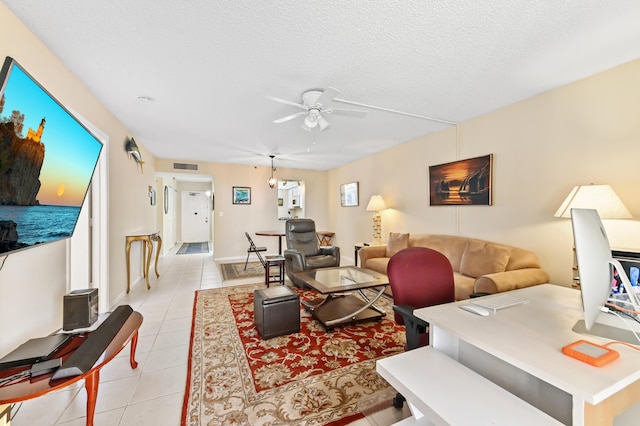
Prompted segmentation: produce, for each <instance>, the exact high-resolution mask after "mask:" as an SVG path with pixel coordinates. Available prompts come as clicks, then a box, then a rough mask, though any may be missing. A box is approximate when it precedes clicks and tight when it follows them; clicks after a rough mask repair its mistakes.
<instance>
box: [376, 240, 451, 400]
mask: <svg viewBox="0 0 640 426" xmlns="http://www.w3.org/2000/svg"><path fill="white" fill-rule="evenodd" d="M387 275H388V276H389V285H390V286H391V291H392V292H393V311H394V312H393V315H394V318H395V320H396V322H397V323H398V324H400V325H404V326H405V330H406V336H407V344H406V346H405V350H407V351H408V350H411V349H415V348H418V347H420V346H426V345H428V344H429V324H428V323H427V322H425V321H424V320H422V319H420V318H418V317H416V316H414V315H413V310H414V309H417V308H424V307H426V306H433V305H440V304H442V303H449V302H453V301H454V300H455V295H454V293H455V288H454V284H453V269H452V267H451V263H450V262H449V259H447V258H446V256H445V255H444V254H442V253H440V252H438V251H435V250H432V249H429V248H425V247H410V248H407V249H404V250H401V251H399V252H398V253H396V254H395V255H393V256H392V257H391V259H390V260H389V265H388V266H387ZM404 400H405V399H404V397H403V396H402V395H401V394H399V393H398V394H397V395H396V397H395V398H394V399H393V405H394V406H395V407H397V408H400V407H402V405H403V403H404Z"/></svg>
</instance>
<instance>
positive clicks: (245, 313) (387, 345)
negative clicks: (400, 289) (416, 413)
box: [181, 284, 405, 426]
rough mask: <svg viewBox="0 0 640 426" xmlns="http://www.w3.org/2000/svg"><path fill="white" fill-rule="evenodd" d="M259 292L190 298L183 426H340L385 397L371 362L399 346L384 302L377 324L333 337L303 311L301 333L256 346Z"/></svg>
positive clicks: (244, 289)
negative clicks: (363, 405) (363, 404)
mask: <svg viewBox="0 0 640 426" xmlns="http://www.w3.org/2000/svg"><path fill="white" fill-rule="evenodd" d="M258 288H264V286H263V285H253V284H252V285H242V286H234V287H225V288H221V289H214V290H201V291H198V292H196V299H195V302H194V315H193V326H192V335H191V350H190V356H189V365H188V376H187V387H186V392H185V399H184V405H183V410H182V411H183V412H182V423H181V424H182V425H189V426H200V425H211V426H213V425H344V424H348V423H349V422H351V421H353V420H355V419H357V418H362V417H363V414H362V413H361V412H360V411H359V408H358V403H359V401H361V400H362V399H364V398H372V397H374V398H375V397H376V395H378V394H384V395H385V397H386V395H388V391H389V389H390V386H389V384H388V383H387V382H386V381H384V380H383V379H382V378H381V377H380V376H379V375H378V374H377V373H376V371H375V361H376V360H377V359H379V358H382V357H387V356H390V355H394V354H396V353H399V352H402V350H403V347H404V343H405V336H404V329H403V328H402V327H399V326H397V325H396V324H395V322H394V321H393V316H392V314H391V312H392V310H391V304H390V301H388V300H387V299H385V300H381V303H379V304H378V306H379V307H380V308H383V309H385V311H386V312H387V313H388V314H387V316H386V317H385V318H383V319H382V320H381V321H379V322H367V323H362V324H358V325H352V326H349V327H339V328H336V329H334V331H333V332H332V333H327V332H325V330H324V328H322V326H320V324H318V323H317V322H316V321H315V320H314V319H313V318H312V317H311V316H310V315H309V314H308V313H307V312H306V311H304V310H301V318H300V327H301V328H300V332H299V333H294V334H290V335H287V336H280V337H275V338H272V339H269V340H262V338H261V337H260V335H259V334H258V332H257V330H256V328H255V326H254V324H253V291H254V290H255V289H258ZM296 291H298V293H299V294H300V297H301V298H303V299H306V300H311V299H314V298H315V297H317V293H315V292H314V291H311V290H307V291H303V290H296ZM387 401H388V404H389V405H390V404H391V401H390V400H389V399H387Z"/></svg>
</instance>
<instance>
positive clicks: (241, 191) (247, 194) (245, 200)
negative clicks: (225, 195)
mask: <svg viewBox="0 0 640 426" xmlns="http://www.w3.org/2000/svg"><path fill="white" fill-rule="evenodd" d="M233 204H251V188H250V187H248V186H234V187H233Z"/></svg>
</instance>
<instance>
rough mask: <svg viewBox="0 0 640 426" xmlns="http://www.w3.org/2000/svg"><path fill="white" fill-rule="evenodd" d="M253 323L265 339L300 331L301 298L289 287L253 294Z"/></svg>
mask: <svg viewBox="0 0 640 426" xmlns="http://www.w3.org/2000/svg"><path fill="white" fill-rule="evenodd" d="M253 322H254V324H255V325H256V328H257V329H258V332H259V333H260V335H261V336H262V338H263V339H270V338H272V337H276V336H282V335H284V334H291V333H297V332H298V331H300V297H299V296H298V293H296V292H295V291H293V290H291V289H290V288H289V287H287V286H278V287H270V288H263V289H260V290H255V291H254V292H253Z"/></svg>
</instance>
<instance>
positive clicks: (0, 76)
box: [0, 57, 102, 256]
mask: <svg viewBox="0 0 640 426" xmlns="http://www.w3.org/2000/svg"><path fill="white" fill-rule="evenodd" d="M0 84H1V86H0V256H1V255H4V254H8V253H13V252H15V251H17V250H24V249H28V248H31V247H35V246H37V245H39V244H45V243H51V242H54V241H57V240H60V239H64V238H69V237H71V236H72V235H73V231H74V230H75V227H76V223H77V220H78V216H79V214H80V209H81V207H82V203H83V202H84V199H85V197H86V194H87V190H88V189H89V185H90V183H91V178H92V176H93V171H94V169H95V167H96V164H97V162H98V157H99V156H100V152H101V150H102V143H100V141H99V140H98V139H96V137H94V136H93V135H92V134H91V132H89V131H88V130H87V129H86V128H85V127H84V126H83V125H82V124H81V123H80V122H79V121H78V120H77V119H76V118H75V117H74V116H73V115H72V114H71V113H70V112H69V111H68V110H67V109H66V108H65V107H64V106H63V105H62V104H60V103H59V102H58V101H57V100H56V99H55V98H54V97H53V96H51V94H49V92H47V91H46V90H45V89H44V88H43V87H42V86H41V85H40V84H39V83H38V82H37V81H36V80H35V79H34V78H33V77H31V76H30V75H29V74H28V73H27V72H26V71H25V70H24V69H23V68H22V67H21V66H20V65H19V64H18V63H17V62H16V61H15V60H14V59H12V58H10V57H7V58H6V59H5V61H4V64H3V66H2V70H1V71H0Z"/></svg>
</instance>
